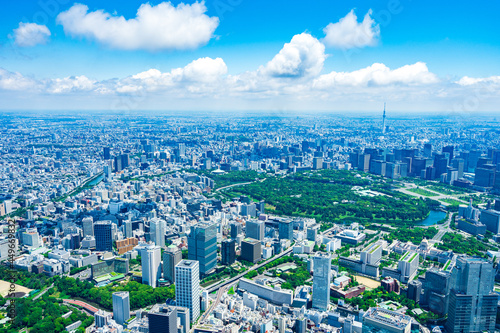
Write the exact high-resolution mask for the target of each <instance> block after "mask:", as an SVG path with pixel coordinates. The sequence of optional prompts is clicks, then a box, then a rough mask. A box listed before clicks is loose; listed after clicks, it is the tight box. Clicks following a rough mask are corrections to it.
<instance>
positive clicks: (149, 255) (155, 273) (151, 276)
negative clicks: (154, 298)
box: [141, 244, 161, 288]
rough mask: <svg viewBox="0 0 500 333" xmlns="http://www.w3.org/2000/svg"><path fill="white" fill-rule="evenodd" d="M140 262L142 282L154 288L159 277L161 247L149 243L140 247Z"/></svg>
mask: <svg viewBox="0 0 500 333" xmlns="http://www.w3.org/2000/svg"><path fill="white" fill-rule="evenodd" d="M141 263H142V283H144V284H147V285H149V286H151V287H153V288H156V287H157V285H158V280H159V279H160V278H161V248H160V247H159V246H156V245H152V244H150V245H148V246H146V247H145V248H144V249H142V250H141Z"/></svg>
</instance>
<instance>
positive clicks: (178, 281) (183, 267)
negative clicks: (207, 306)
mask: <svg viewBox="0 0 500 333" xmlns="http://www.w3.org/2000/svg"><path fill="white" fill-rule="evenodd" d="M199 268H200V266H199V263H198V262H197V261H194V260H182V261H181V262H179V263H178V264H177V266H175V299H176V303H177V305H178V306H183V307H185V308H188V309H189V319H190V321H191V322H194V321H195V320H196V319H198V317H199V316H200V272H199Z"/></svg>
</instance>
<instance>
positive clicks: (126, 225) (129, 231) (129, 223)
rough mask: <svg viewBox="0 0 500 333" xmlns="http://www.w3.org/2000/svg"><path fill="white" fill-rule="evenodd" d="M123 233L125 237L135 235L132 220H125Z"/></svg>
mask: <svg viewBox="0 0 500 333" xmlns="http://www.w3.org/2000/svg"><path fill="white" fill-rule="evenodd" d="M123 233H124V235H125V238H132V237H134V233H133V230H132V221H123Z"/></svg>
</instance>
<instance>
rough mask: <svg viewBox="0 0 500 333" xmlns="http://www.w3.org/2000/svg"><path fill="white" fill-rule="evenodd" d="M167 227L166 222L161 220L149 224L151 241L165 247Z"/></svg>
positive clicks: (154, 220) (157, 219) (153, 220)
mask: <svg viewBox="0 0 500 333" xmlns="http://www.w3.org/2000/svg"><path fill="white" fill-rule="evenodd" d="M165 225H166V222H165V221H163V220H161V219H159V218H153V219H151V221H150V222H149V239H150V240H151V241H152V242H153V243H155V244H156V245H157V246H159V247H165Z"/></svg>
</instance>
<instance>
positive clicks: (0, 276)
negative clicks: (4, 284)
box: [0, 266, 53, 289]
mask: <svg viewBox="0 0 500 333" xmlns="http://www.w3.org/2000/svg"><path fill="white" fill-rule="evenodd" d="M13 275H14V276H15V279H16V281H15V283H16V284H18V285H20V286H23V287H26V288H29V289H43V287H45V286H50V285H51V284H52V280H53V279H52V278H49V277H47V276H46V275H43V274H34V273H30V272H27V271H22V270H15V271H11V270H10V269H8V268H7V267H5V266H0V280H4V281H11V280H12V276H13Z"/></svg>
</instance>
